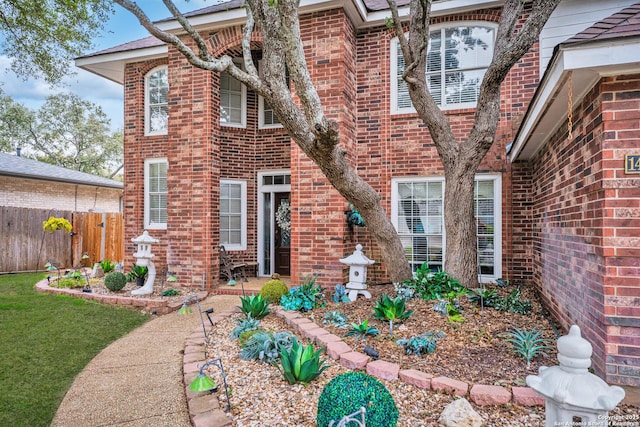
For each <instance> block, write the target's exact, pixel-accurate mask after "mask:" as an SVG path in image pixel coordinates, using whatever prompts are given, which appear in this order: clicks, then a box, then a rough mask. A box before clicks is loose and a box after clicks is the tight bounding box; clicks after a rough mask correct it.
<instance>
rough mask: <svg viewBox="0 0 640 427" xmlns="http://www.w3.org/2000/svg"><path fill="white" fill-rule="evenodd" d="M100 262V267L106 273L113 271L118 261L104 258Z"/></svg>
mask: <svg viewBox="0 0 640 427" xmlns="http://www.w3.org/2000/svg"><path fill="white" fill-rule="evenodd" d="M98 264H100V268H102V271H103V272H104V273H105V274H107V273H109V272H111V271H113V270H114V269H115V268H116V263H115V262H111V261H110V260H108V259H104V260H102V261H100V262H99V263H98Z"/></svg>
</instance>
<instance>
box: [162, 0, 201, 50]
mask: <svg viewBox="0 0 640 427" xmlns="http://www.w3.org/2000/svg"><path fill="white" fill-rule="evenodd" d="M162 2H163V3H164V5H165V6H166V7H167V9H169V12H171V14H172V15H173V17H174V18H176V21H178V23H179V24H180V25H181V26H182V28H184V30H185V31H186V32H187V34H189V36H190V37H191V38H192V39H193V41H194V42H195V43H196V46H198V50H199V51H200V58H202V59H203V60H205V61H208V62H210V61H211V59H212V58H211V55H209V49H208V48H207V44H206V43H205V41H204V39H203V38H202V37H201V36H200V33H198V32H197V31H196V30H195V29H194V28H193V27H192V26H191V23H190V22H189V20H188V19H186V18H185V17H184V16H183V15H182V13H181V12H180V11H179V10H178V8H177V7H176V5H175V4H173V1H172V0H162Z"/></svg>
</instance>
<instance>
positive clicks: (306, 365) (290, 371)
mask: <svg viewBox="0 0 640 427" xmlns="http://www.w3.org/2000/svg"><path fill="white" fill-rule="evenodd" d="M323 351H324V347H322V348H320V349H318V350H316V351H313V344H309V345H308V346H306V347H305V346H304V345H301V344H298V340H297V339H296V338H295V337H294V338H293V344H292V345H291V348H290V349H287V348H286V347H284V346H280V362H279V364H277V365H276V366H277V367H278V370H279V371H280V373H281V374H282V376H283V377H284V379H285V380H287V382H288V383H289V384H296V383H299V382H300V383H310V382H311V381H313V380H315V379H316V378H317V377H318V376H319V375H320V374H321V373H322V372H323V371H324V370H325V369H327V368H328V367H329V365H325V363H326V359H322V360H320V354H321V353H322V352H323Z"/></svg>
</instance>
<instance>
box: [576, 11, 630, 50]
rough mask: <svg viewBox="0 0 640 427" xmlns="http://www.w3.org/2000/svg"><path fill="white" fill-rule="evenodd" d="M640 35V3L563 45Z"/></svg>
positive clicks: (599, 23) (597, 23)
mask: <svg viewBox="0 0 640 427" xmlns="http://www.w3.org/2000/svg"><path fill="white" fill-rule="evenodd" d="M638 35H640V2H639V3H636V4H634V5H632V6H629V7H627V8H625V9H622V10H621V11H619V12H616V13H614V14H613V15H611V16H609V17H608V18H605V19H603V20H601V21H598V22H596V23H595V24H593V25H592V26H590V27H589V28H587V29H586V30H584V31H581V32H579V33H578V34H576V35H575V36H573V37H571V38H570V39H569V40H567V41H566V42H564V43H563V44H569V43H578V42H585V41H595V40H605V39H611V38H620V37H629V36H638Z"/></svg>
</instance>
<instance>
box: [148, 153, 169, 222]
mask: <svg viewBox="0 0 640 427" xmlns="http://www.w3.org/2000/svg"><path fill="white" fill-rule="evenodd" d="M156 163H167V178H168V175H169V172H168V170H169V168H168V162H167V158H166V157H160V158H154V159H145V161H144V228H145V230H166V229H167V223H161V222H154V223H152V222H151V214H150V212H149V208H150V204H149V166H150V165H151V164H156ZM167 193H168V191H167ZM167 195H168V194H167ZM168 209H169V206H168V203H167V210H168ZM168 216H169V213H168V212H167V218H168Z"/></svg>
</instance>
